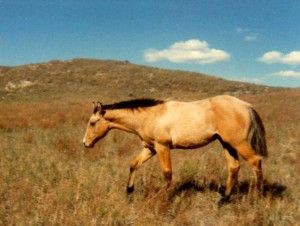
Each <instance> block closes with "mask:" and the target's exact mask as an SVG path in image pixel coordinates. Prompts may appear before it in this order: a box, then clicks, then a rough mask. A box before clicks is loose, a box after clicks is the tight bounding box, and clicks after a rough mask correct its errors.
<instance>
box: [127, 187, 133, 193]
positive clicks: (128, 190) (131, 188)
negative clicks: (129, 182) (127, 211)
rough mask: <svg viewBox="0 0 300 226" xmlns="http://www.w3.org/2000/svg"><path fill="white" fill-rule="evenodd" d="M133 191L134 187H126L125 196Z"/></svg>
mask: <svg viewBox="0 0 300 226" xmlns="http://www.w3.org/2000/svg"><path fill="white" fill-rule="evenodd" d="M133 191H134V186H132V187H127V194H128V195H129V194H131V193H132V192H133Z"/></svg>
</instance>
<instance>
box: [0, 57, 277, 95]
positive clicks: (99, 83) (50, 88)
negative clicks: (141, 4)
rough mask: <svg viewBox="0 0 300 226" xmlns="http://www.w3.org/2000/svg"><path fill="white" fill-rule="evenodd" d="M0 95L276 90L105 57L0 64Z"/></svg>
mask: <svg viewBox="0 0 300 226" xmlns="http://www.w3.org/2000/svg"><path fill="white" fill-rule="evenodd" d="M0 78H1V79H0V96H1V98H2V99H23V100H24V99H30V100H32V99H49V98H50V99H63V98H71V99H77V100H78V99H83V98H91V97H92V98H101V100H102V99H103V100H108V99H118V100H119V99H122V100H123V99H128V98H137V97H155V98H167V97H171V98H173V99H176V98H180V99H199V98H203V97H207V96H213V95H217V94H224V93H226V94H232V95H241V94H258V93H269V92H275V91H278V90H281V89H280V88H274V87H266V86H259V85H254V84H248V83H242V82H233V81H227V80H224V79H220V78H217V77H213V76H208V75H204V74H200V73H195V72H185V71H175V70H166V69H160V68H153V67H146V66H140V65H135V64H131V63H129V62H127V61H126V62H121V61H111V60H106V61H104V60H91V59H74V60H71V61H50V62H47V63H41V64H30V65H24V66H18V67H0Z"/></svg>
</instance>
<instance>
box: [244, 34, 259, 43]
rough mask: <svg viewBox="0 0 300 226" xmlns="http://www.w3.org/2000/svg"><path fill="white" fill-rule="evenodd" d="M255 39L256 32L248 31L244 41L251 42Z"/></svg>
mask: <svg viewBox="0 0 300 226" xmlns="http://www.w3.org/2000/svg"><path fill="white" fill-rule="evenodd" d="M257 39H258V33H250V34H248V35H246V37H245V41H247V42H253V41H256V40H257Z"/></svg>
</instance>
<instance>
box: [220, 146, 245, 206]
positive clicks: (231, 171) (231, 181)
mask: <svg viewBox="0 0 300 226" xmlns="http://www.w3.org/2000/svg"><path fill="white" fill-rule="evenodd" d="M223 147H224V151H225V157H226V160H227V164H228V178H227V183H226V190H225V194H224V196H223V197H222V198H221V199H220V201H219V203H218V204H219V205H222V204H224V203H226V202H228V201H229V196H230V194H231V192H232V188H233V186H234V185H235V183H236V181H237V176H238V172H239V169H240V163H239V159H238V154H237V152H236V150H234V149H233V148H232V147H230V146H229V145H226V144H223Z"/></svg>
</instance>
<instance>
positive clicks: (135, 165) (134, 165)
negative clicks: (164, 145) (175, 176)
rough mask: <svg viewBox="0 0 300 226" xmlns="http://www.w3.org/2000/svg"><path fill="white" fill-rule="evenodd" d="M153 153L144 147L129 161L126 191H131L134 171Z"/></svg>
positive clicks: (153, 153)
mask: <svg viewBox="0 0 300 226" xmlns="http://www.w3.org/2000/svg"><path fill="white" fill-rule="evenodd" d="M153 155H155V152H154V151H151V150H150V149H148V148H144V149H143V150H142V152H141V153H140V154H139V155H138V156H137V157H136V158H135V159H134V160H133V161H132V162H131V165H130V175H129V180H128V185H127V192H128V193H132V192H133V190H134V178H135V171H136V170H137V169H138V167H140V166H141V165H142V164H143V163H144V162H146V161H147V160H148V159H150V158H151V157H152V156H153Z"/></svg>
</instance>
